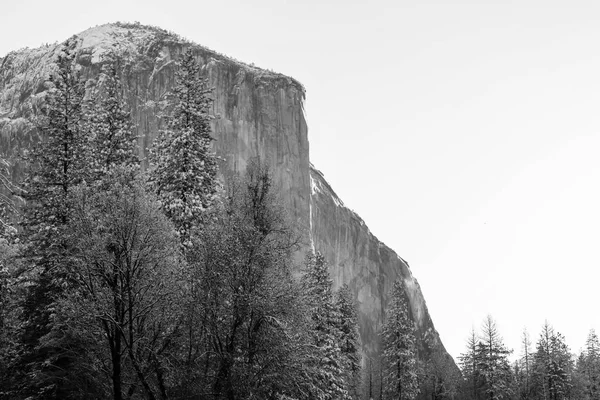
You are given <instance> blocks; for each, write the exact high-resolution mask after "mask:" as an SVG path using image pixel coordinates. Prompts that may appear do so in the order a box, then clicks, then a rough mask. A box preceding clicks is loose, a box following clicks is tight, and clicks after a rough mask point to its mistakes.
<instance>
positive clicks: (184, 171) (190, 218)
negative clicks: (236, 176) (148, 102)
mask: <svg viewBox="0 0 600 400" xmlns="http://www.w3.org/2000/svg"><path fill="white" fill-rule="evenodd" d="M210 93H211V89H209V88H208V80H207V79H205V78H202V77H201V76H200V68H199V67H198V65H197V64H196V60H195V58H194V54H193V52H192V51H191V50H188V51H187V52H186V53H185V55H184V57H183V60H182V61H181V68H180V70H179V71H178V72H177V73H176V83H175V87H174V88H173V90H172V94H171V96H170V98H171V102H172V106H171V109H170V112H169V115H168V117H167V127H166V129H164V130H162V131H161V132H160V133H159V136H158V138H157V139H156V141H155V144H154V148H153V149H152V151H151V153H150V162H151V164H152V165H153V167H152V169H151V171H150V177H149V179H150V183H151V184H152V187H153V188H154V191H155V192H156V194H157V195H158V198H159V200H160V201H161V204H162V209H163V211H164V212H165V214H166V215H167V217H168V218H169V219H170V220H171V221H173V223H174V225H175V228H176V230H177V232H178V234H179V236H180V239H181V242H182V244H183V245H185V246H189V245H190V244H191V242H190V232H191V230H192V228H193V227H194V226H197V225H198V224H200V223H201V220H202V216H203V215H204V214H205V213H206V210H207V209H208V208H209V207H210V206H211V204H213V202H214V200H215V195H216V192H217V186H218V184H217V158H216V156H215V154H214V153H213V151H212V150H211V142H212V140H213V139H212V137H211V128H210V120H211V116H210V115H209V111H210V110H209V109H210V105H211V103H212V100H211V98H210V97H209V95H210Z"/></svg>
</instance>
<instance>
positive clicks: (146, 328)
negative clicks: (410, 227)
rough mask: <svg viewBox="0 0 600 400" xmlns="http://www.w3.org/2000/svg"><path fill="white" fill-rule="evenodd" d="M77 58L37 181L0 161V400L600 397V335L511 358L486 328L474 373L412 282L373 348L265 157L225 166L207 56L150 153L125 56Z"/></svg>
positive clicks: (546, 336) (53, 98)
mask: <svg viewBox="0 0 600 400" xmlns="http://www.w3.org/2000/svg"><path fill="white" fill-rule="evenodd" d="M74 49H75V47H74V42H73V41H67V42H66V44H65V45H64V46H63V48H62V51H61V52H60V55H59V56H58V58H57V60H56V65H57V71H56V73H55V74H53V75H52V76H49V77H48V87H49V89H48V91H47V94H46V98H45V101H44V105H43V107H42V109H41V110H40V112H39V113H38V115H36V116H35V117H34V119H33V120H32V121H31V122H32V124H33V125H35V126H36V129H38V130H39V133H40V136H41V137H42V138H43V139H42V140H40V141H39V142H38V143H36V144H35V145H34V146H33V147H32V148H31V149H27V151H23V152H22V153H23V154H21V157H22V158H23V159H24V160H25V161H26V164H27V169H26V170H25V171H24V178H23V179H22V180H21V181H20V182H13V181H12V180H11V165H10V163H9V162H8V161H7V160H6V159H5V158H0V187H1V189H2V190H0V398H1V399H32V400H33V399H115V400H122V399H152V400H154V399H229V400H233V399H279V400H291V399H298V400H300V399H332V400H333V399H400V400H404V399H407V400H409V399H433V400H436V399H465V400H469V399H473V400H475V399H490V400H494V399H544V400H559V399H586V400H587V399H599V398H600V345H599V343H598V338H597V336H596V335H595V333H594V332H593V331H592V332H590V335H589V338H588V341H587V343H586V347H585V349H584V351H583V352H582V353H581V354H580V355H579V356H578V358H576V359H575V356H574V355H573V354H572V353H571V352H570V350H569V348H568V346H567V345H566V343H565V339H564V337H563V336H562V335H561V334H560V333H558V332H556V331H555V330H554V329H553V328H552V327H551V326H550V325H549V324H548V323H547V324H546V325H544V327H543V329H542V333H541V334H540V337H539V339H538V341H537V342H536V343H535V348H534V349H533V348H532V343H531V339H530V337H529V335H528V334H527V333H526V332H525V333H524V334H523V348H522V354H520V355H519V357H518V358H517V359H516V361H513V362H511V361H509V360H510V356H511V354H512V352H511V351H509V350H508V349H507V348H506V347H505V346H504V344H503V342H502V338H501V336H500V334H499V332H498V330H497V328H496V325H495V322H494V320H493V319H492V318H491V317H488V319H487V320H486V321H484V324H483V326H482V331H481V332H480V334H479V335H478V334H476V333H475V332H474V331H473V332H471V335H470V336H469V340H468V342H467V348H466V351H465V353H463V354H462V355H461V356H460V357H459V360H460V362H459V364H460V369H459V368H457V366H456V365H455V363H454V361H453V360H452V359H451V358H450V357H449V356H448V355H447V354H446V353H445V351H442V350H443V349H430V351H425V350H423V349H421V348H420V347H419V345H418V343H417V339H416V337H415V327H414V323H413V322H412V320H411V316H410V311H409V305H408V299H407V297H406V294H405V288H404V286H403V285H404V284H403V282H402V281H401V280H399V281H397V282H395V284H394V288H393V291H392V295H391V301H390V304H389V305H388V308H387V312H386V315H385V320H384V323H383V326H382V328H381V330H380V343H379V349H378V350H377V351H376V352H375V354H366V353H365V352H364V351H363V349H362V346H361V342H360V337H359V330H358V315H357V305H356V303H355V300H354V295H353V293H352V292H351V290H350V289H349V288H348V286H345V285H344V286H342V287H340V288H339V289H337V290H334V288H333V284H332V280H331V278H330V276H329V272H328V267H327V260H325V259H324V257H323V256H322V255H321V254H320V253H318V252H310V251H309V252H308V254H304V255H303V258H304V261H303V262H302V263H301V265H297V261H295V260H296V259H297V257H295V255H296V254H297V253H298V252H300V251H301V250H302V243H301V232H299V229H298V227H297V226H295V225H294V224H293V223H291V222H290V221H289V219H288V217H287V215H286V212H285V209H284V207H283V206H282V204H281V200H280V199H279V196H278V193H277V190H276V187H275V185H274V182H273V181H272V176H271V172H270V170H269V166H268V165H266V164H265V163H264V162H262V161H261V160H260V159H253V160H251V161H250V163H249V165H248V167H247V169H246V171H245V172H244V173H241V174H234V173H230V172H228V171H224V170H223V171H220V170H219V165H220V162H221V161H222V160H220V159H219V157H217V155H216V154H215V153H214V151H213V150H212V149H213V141H214V140H216V139H215V138H214V137H212V135H211V125H210V123H211V119H212V118H213V117H212V116H211V115H210V106H211V101H212V100H211V92H212V91H211V89H210V88H209V87H208V81H207V79H206V78H204V77H203V76H202V73H201V71H200V67H199V66H198V65H197V63H196V61H195V57H194V54H193V52H191V51H188V52H187V53H185V54H184V55H183V56H182V58H181V59H180V60H179V70H178V72H177V74H176V82H175V85H174V87H173V88H172V90H171V92H170V93H169V96H168V101H167V102H166V104H165V105H164V109H163V115H162V116H161V118H162V120H163V122H164V129H162V130H161V131H160V132H159V135H158V137H157V138H156V140H155V142H154V143H153V144H152V147H151V149H149V154H150V156H149V159H148V160H141V159H140V158H139V156H138V153H139V152H138V149H137V137H136V136H135V129H134V126H133V122H132V119H131V113H130V110H128V108H127V105H126V104H127V102H126V101H125V99H124V92H123V89H122V86H121V82H120V79H121V74H122V67H121V65H120V60H119V58H118V57H117V56H116V55H114V54H112V53H108V54H106V55H105V56H104V58H103V60H102V72H101V74H100V75H99V76H98V77H97V78H96V79H95V81H94V82H93V84H90V82H89V81H84V79H83V78H82V77H81V75H80V71H79V69H78V68H77V63H76V62H75V57H76V54H75V50H74ZM0 157H1V155H0ZM219 174H221V176H222V177H223V179H220V178H219ZM298 271H300V272H301V273H298Z"/></svg>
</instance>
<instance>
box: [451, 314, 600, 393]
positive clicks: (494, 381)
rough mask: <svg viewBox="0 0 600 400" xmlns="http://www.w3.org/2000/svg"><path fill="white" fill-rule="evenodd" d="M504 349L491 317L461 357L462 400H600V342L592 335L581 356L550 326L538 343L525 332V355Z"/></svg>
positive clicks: (522, 351) (523, 347)
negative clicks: (513, 356)
mask: <svg viewBox="0 0 600 400" xmlns="http://www.w3.org/2000/svg"><path fill="white" fill-rule="evenodd" d="M512 353H513V351H512V350H509V349H508V348H507V347H506V346H505V345H504V343H503V340H502V337H501V335H500V333H499V331H498V328H497V325H496V322H495V321H494V319H493V318H492V317H491V316H488V317H487V318H486V319H485V321H484V322H483V325H482V328H481V332H480V333H479V334H476V332H475V331H474V330H472V331H471V333H470V335H469V338H468V340H467V350H466V352H465V353H463V354H461V355H460V357H459V360H460V366H461V370H462V379H461V382H460V393H461V396H460V398H461V399H466V400H487V399H489V400H496V399H498V400H500V399H510V400H513V399H514V400H596V399H600V342H599V341H598V336H597V335H596V333H595V332H594V330H591V331H590V332H589V335H588V338H587V340H586V343H585V347H584V348H583V350H582V351H581V353H580V354H579V355H578V356H575V354H573V353H572V352H571V350H570V349H569V346H568V345H567V343H566V340H565V337H564V336H563V335H562V334H561V333H560V332H558V331H556V330H555V329H554V327H552V325H550V324H549V323H548V322H545V323H544V325H543V326H542V329H541V332H540V334H539V336H538V338H537V341H536V342H535V343H532V340H531V337H530V335H529V333H528V332H527V330H524V331H523V334H522V341H521V349H520V352H519V355H518V357H517V358H516V360H514V361H513V362H512V363H511V362H510V361H509V356H510V354H512Z"/></svg>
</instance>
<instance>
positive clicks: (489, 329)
mask: <svg viewBox="0 0 600 400" xmlns="http://www.w3.org/2000/svg"><path fill="white" fill-rule="evenodd" d="M477 353H478V356H477V358H478V362H479V367H478V368H479V370H480V371H481V375H482V377H483V382H484V388H485V393H486V394H487V396H486V397H487V398H488V399H490V400H503V399H510V398H511V396H512V371H511V368H510V363H509V361H508V355H509V354H510V353H511V352H510V351H509V350H508V349H507V348H506V346H505V345H504V343H503V340H502V337H501V336H500V334H499V332H498V328H497V326H496V322H495V321H494V319H493V318H492V317H491V316H490V315H488V316H487V318H486V319H485V321H484V322H483V327H482V335H481V341H480V342H479V343H478V345H477Z"/></svg>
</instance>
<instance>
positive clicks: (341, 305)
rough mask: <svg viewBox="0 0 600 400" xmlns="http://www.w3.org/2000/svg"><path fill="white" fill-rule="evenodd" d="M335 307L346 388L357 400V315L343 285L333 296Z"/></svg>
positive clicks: (358, 391) (358, 349) (358, 362)
mask: <svg viewBox="0 0 600 400" xmlns="http://www.w3.org/2000/svg"><path fill="white" fill-rule="evenodd" d="M335 306H336V308H337V312H338V313H339V320H338V331H339V346H340V351H341V355H342V362H343V368H344V378H345V380H346V387H347V389H348V393H349V395H350V397H351V398H352V399H359V398H360V372H361V368H360V366H361V359H360V336H359V333H358V313H357V306H356V303H355V302H354V296H353V295H352V292H351V291H350V288H349V287H348V285H343V286H342V287H341V288H340V289H339V290H338V291H337V293H336V294H335Z"/></svg>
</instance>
